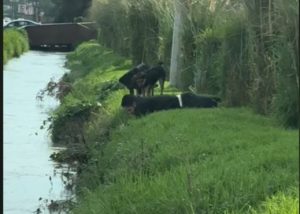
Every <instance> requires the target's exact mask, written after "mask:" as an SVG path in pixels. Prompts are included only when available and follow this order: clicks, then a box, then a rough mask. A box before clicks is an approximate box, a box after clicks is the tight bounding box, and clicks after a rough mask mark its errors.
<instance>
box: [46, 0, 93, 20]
mask: <svg viewBox="0 0 300 214" xmlns="http://www.w3.org/2000/svg"><path fill="white" fill-rule="evenodd" d="M51 2H52V4H53V7H52V10H50V11H49V14H52V16H53V17H55V19H54V21H55V22H73V21H74V18H76V17H80V16H85V15H86V11H87V9H88V8H89V6H90V4H91V0H76V1H73V0H51Z"/></svg>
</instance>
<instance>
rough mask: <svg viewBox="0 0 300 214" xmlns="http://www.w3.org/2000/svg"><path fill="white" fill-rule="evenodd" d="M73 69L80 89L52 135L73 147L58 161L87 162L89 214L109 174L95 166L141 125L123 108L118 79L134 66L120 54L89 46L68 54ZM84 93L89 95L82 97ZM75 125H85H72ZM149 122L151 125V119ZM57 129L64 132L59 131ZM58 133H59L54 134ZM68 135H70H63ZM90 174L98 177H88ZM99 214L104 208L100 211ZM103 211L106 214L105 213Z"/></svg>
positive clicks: (82, 187)
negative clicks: (110, 146) (124, 133)
mask: <svg viewBox="0 0 300 214" xmlns="http://www.w3.org/2000/svg"><path fill="white" fill-rule="evenodd" d="M83 56H84V57H83ZM95 59H97V60H95ZM99 59H100V60H99ZM116 59H118V60H116ZM96 61H98V62H96ZM99 61H100V62H99ZM103 62H106V65H103V64H102V63H103ZM111 65H113V66H111ZM67 66H68V67H69V68H70V69H71V72H70V74H69V75H66V76H65V77H64V78H63V80H64V81H66V82H68V83H69V84H71V85H73V87H74V88H73V91H71V92H70V94H68V95H66V96H65V97H64V98H63V99H62V104H61V105H60V107H59V108H58V109H57V110H56V111H55V112H54V114H53V117H52V119H53V123H52V125H53V126H52V136H53V140H54V142H57V143H59V142H60V143H62V142H64V143H66V144H67V145H69V149H68V150H67V151H68V152H66V153H65V154H64V155H57V157H60V158H61V160H66V159H67V160H69V161H70V160H75V159H77V160H78V161H79V162H80V163H81V164H80V165H79V167H78V177H79V179H78V185H79V186H78V188H77V189H78V191H77V193H78V196H79V198H81V199H79V201H81V202H80V203H79V205H78V206H77V208H76V209H75V213H85V211H87V210H89V211H91V210H95V209H94V208H93V206H91V207H88V208H87V207H86V208H85V209H86V210H85V211H83V212H82V210H81V208H80V207H83V206H85V205H83V204H84V203H82V199H84V201H89V200H92V201H93V200H94V199H93V196H92V195H93V193H92V192H93V191H92V189H93V188H95V187H96V186H97V185H101V183H103V182H105V181H104V180H105V179H104V178H103V177H105V176H104V175H103V173H104V172H105V171H106V170H99V171H98V172H91V169H94V167H95V164H96V166H98V164H99V162H98V161H99V159H98V158H97V157H98V156H99V151H104V149H105V147H106V145H107V143H109V142H110V140H111V137H112V135H113V132H115V130H119V129H123V127H127V125H128V123H131V121H136V120H135V119H132V118H128V115H126V114H125V113H124V112H122V111H121V110H120V109H119V102H120V99H121V97H122V96H123V95H124V94H125V93H126V90H125V89H124V88H122V87H121V86H119V85H118V84H117V79H118V77H119V76H120V75H122V74H123V73H124V72H126V71H127V70H128V68H129V67H130V62H128V61H127V62H126V60H125V59H121V58H120V57H116V56H114V54H113V53H112V51H109V50H105V49H104V48H103V47H101V46H100V45H99V44H96V43H85V44H83V45H81V46H79V47H78V49H76V50H75V52H73V53H71V54H70V55H69V56H68V62H67ZM80 91H84V92H85V93H82V92H81V93H80ZM175 92H178V91H176V90H174V89H171V88H169V91H168V89H167V93H175ZM61 118H63V119H61ZM156 119H157V118H156ZM74 122H75V123H76V124H80V125H77V126H76V127H74V126H71V128H70V127H68V126H69V125H70V124H74ZM148 123H151V121H147V124H148ZM269 125H270V124H269ZM57 127H60V128H58V129H57ZM67 127H68V128H67ZM53 130H56V131H54V132H53ZM74 132H75V133H76V134H75V135H74ZM62 133H64V134H63V135H65V136H68V137H67V138H66V137H61V136H60V137H58V136H59V135H62ZM74 148H76V149H74ZM76 152H77V153H76ZM82 154H84V155H82ZM78 157H80V158H78ZM102 164H103V163H102ZM91 166H92V167H91ZM101 167H102V168H103V166H101ZM97 173H99V174H97ZM90 176H93V178H91V179H87V177H90ZM97 179H98V180H97ZM129 180H130V179H129ZM102 187H103V186H102ZM88 195H90V197H89V196H88ZM292 195H293V197H292V199H291V200H288V201H289V202H290V201H292V202H293V203H292V204H293V205H295V203H294V202H297V200H298V199H297V198H299V196H296V198H295V197H294V193H293V194H292ZM89 198H90V199H89ZM272 203H273V201H272ZM275 204H276V203H275ZM294 207H295V206H294ZM283 209H284V208H283ZM283 209H282V211H283ZM96 211H97V210H96ZM99 212H100V211H99V210H98V211H97V212H96V213H99ZM89 213H90V212H89ZM103 213H106V212H105V211H103Z"/></svg>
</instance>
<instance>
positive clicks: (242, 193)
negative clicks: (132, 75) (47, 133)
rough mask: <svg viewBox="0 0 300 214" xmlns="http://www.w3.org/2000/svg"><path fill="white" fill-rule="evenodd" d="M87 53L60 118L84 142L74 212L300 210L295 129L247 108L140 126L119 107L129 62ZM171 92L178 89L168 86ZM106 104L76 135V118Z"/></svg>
mask: <svg viewBox="0 0 300 214" xmlns="http://www.w3.org/2000/svg"><path fill="white" fill-rule="evenodd" d="M79 50H80V51H77V52H74V53H72V54H71V55H70V56H69V58H68V64H69V66H70V68H71V72H70V74H69V75H68V78H69V80H70V82H71V83H72V85H73V90H72V92H71V93H70V94H68V95H67V96H66V97H65V98H64V99H63V100H62V103H61V105H60V107H59V108H58V109H57V110H56V112H55V114H56V115H57V117H58V118H59V121H61V122H62V123H61V124H63V125H61V126H60V127H59V129H58V131H57V132H58V133H59V134H62V135H65V136H66V137H69V136H72V135H73V134H74V133H75V134H77V133H83V134H84V136H85V138H86V144H85V145H84V147H82V148H80V150H84V152H85V154H87V157H88V159H87V162H84V163H82V164H81V165H80V171H81V172H80V173H79V174H78V181H77V193H78V204H77V205H76V207H75V208H74V209H73V213H74V214H77V213H78V214H85V213H86V214H90V213H91V214H92V213H95V214H101V213H103V214H104V213H109V214H114V213H122V214H123V213H124V214H126V213H128V214H129V213H130V214H131V213H145V214H147V213H149V214H152V213H158V214H159V213H162V214H165V213H172V214H173V213H178V214H179V213H180V214H181V213H183V214H184V213H228V214H229V213H230V214H233V213H234V214H242V213H249V214H254V213H268V212H270V213H273V212H274V213H276V212H277V213H294V212H299V208H298V207H297V206H296V202H298V200H299V196H298V194H297V193H296V191H295V189H298V186H299V165H298V160H299V154H298V151H299V144H298V132H297V131H296V130H285V129H283V128H282V127H278V126H277V125H275V124H276V123H275V122H274V121H273V119H270V118H267V117H263V116H259V115H256V114H254V113H253V112H252V111H251V110H249V109H247V108H225V107H220V108H216V109H178V110H170V111H161V112H157V113H153V114H150V115H148V116H145V117H142V118H139V119H136V118H134V117H133V116H129V115H127V114H126V113H125V112H124V111H123V110H121V109H120V102H121V99H122V96H123V95H124V94H125V93H127V90H125V89H124V88H122V87H119V86H118V85H117V84H116V83H117V79H118V78H119V77H120V76H121V75H122V74H123V73H125V72H126V71H127V70H128V68H129V67H128V65H129V64H128V61H126V60H123V61H121V63H116V64H114V63H113V62H115V59H114V56H113V54H103V51H105V52H109V51H107V50H106V49H102V47H101V46H100V45H97V44H91V43H86V44H83V45H82V46H80V47H79ZM96 53H97V54H96ZM87 54H89V57H84V56H86V55H87ZM118 59H119V58H118ZM98 61H100V62H105V64H104V65H103V64H101V63H100V64H99V63H98ZM113 64H114V65H113ZM75 65H78V66H75ZM111 65H113V66H111ZM165 91H166V93H167V94H174V93H178V92H179V91H178V90H177V89H175V88H172V87H170V86H169V85H168V84H166V90H165ZM156 94H157V93H156ZM99 102H100V103H101V106H100V107H99V108H97V109H93V110H92V111H91V112H90V113H91V114H90V116H89V117H87V118H86V120H85V121H81V122H80V123H82V124H81V126H79V127H77V128H76V129H75V128H74V125H78V123H79V122H78V121H77V122H76V121H75V122H74V121H73V119H74V118H76V117H75V116H76V115H75V114H73V113H72V114H70V111H73V112H74V111H75V112H80V111H79V110H83V109H84V108H83V106H89V105H91V106H93V105H95V104H96V103H99ZM87 103H88V104H89V105H87ZM66 115H68V116H67V117H66ZM52 134H53V132H52ZM75 145H78V144H75V143H74V142H73V144H72V141H71V145H70V148H71V147H72V146H74V147H75ZM291 190H293V191H291Z"/></svg>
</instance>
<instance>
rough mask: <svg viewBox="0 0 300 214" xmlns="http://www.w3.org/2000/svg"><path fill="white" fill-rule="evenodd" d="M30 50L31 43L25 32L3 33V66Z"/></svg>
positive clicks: (8, 30) (10, 30)
mask: <svg viewBox="0 0 300 214" xmlns="http://www.w3.org/2000/svg"><path fill="white" fill-rule="evenodd" d="M28 50H29V42H28V37H27V34H26V31H25V30H15V29H7V30H4V31H3V64H5V63H7V61H8V60H9V59H11V58H13V57H19V56H20V55H21V54H22V53H23V52H25V51H28Z"/></svg>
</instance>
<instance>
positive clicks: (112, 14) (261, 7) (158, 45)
mask: <svg viewBox="0 0 300 214" xmlns="http://www.w3.org/2000/svg"><path fill="white" fill-rule="evenodd" d="M212 3H214V4H212ZM173 4H174V2H173V1H159V0H155V1H150V0H143V1H136V0H122V1H116V0H113V1H106V0H93V4H92V7H91V9H90V14H91V18H92V19H95V20H96V21H97V23H98V27H99V41H100V42H101V43H102V44H103V45H105V46H107V47H110V48H112V49H114V50H115V51H116V52H118V53H120V54H122V55H125V56H128V57H131V59H132V61H133V64H138V63H140V62H141V61H144V62H146V63H150V64H152V63H156V61H157V60H163V61H164V62H165V64H166V68H167V70H169V66H168V64H169V62H170V56H171V44H172V31H173V20H174V5H173ZM298 5H299V1H298V0H296V1H293V0H289V1H287V2H286V1H283V0H275V1H271V0H270V1H269V0H247V1H211V0H204V1H187V2H186V6H187V13H186V14H184V15H185V16H186V20H187V21H186V23H185V24H184V29H183V32H184V33H183V42H182V43H183V45H182V47H181V51H182V54H181V57H182V61H183V63H182V68H181V69H180V79H181V83H180V84H179V85H180V89H181V90H183V89H184V90H186V89H188V88H190V87H193V88H195V89H196V90H197V92H199V93H210V94H218V95H220V96H222V98H223V100H224V101H225V102H226V104H227V105H228V106H250V107H251V108H253V109H254V110H255V111H256V112H258V113H261V114H265V115H274V116H275V117H276V118H277V119H278V121H279V122H280V123H282V124H284V125H285V126H287V127H297V126H298V125H299V117H298V106H299V105H298V103H299V102H298V99H297V98H298V91H299V81H298V79H299V62H298V60H297V59H298V58H299V47H298V46H299V45H298V44H299V36H298V35H299V29H298V28H299V26H298V25H299V21H298V20H299V11H298V10H296V9H295V8H298Z"/></svg>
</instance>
